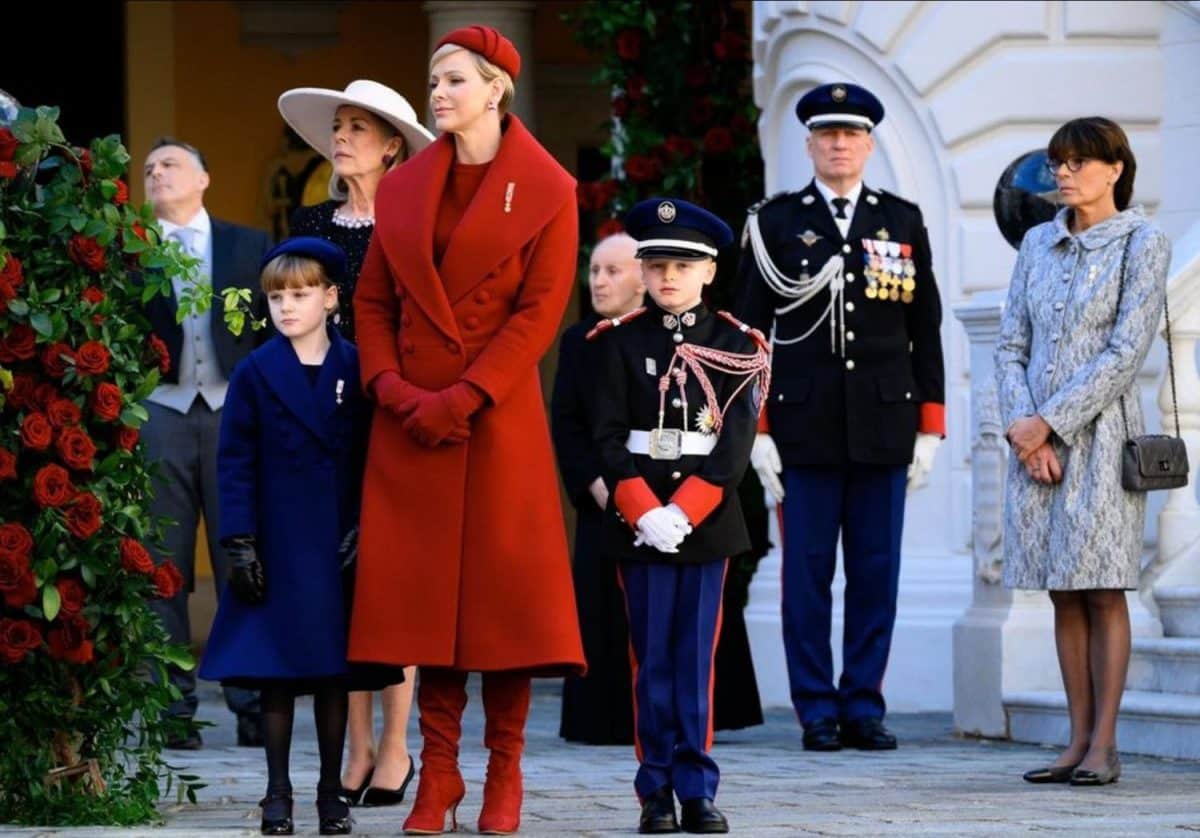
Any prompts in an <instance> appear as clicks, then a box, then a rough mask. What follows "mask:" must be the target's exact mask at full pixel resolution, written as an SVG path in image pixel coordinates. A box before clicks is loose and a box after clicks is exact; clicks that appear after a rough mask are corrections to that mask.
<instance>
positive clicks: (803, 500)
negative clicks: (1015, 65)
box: [736, 84, 945, 751]
mask: <svg viewBox="0 0 1200 838" xmlns="http://www.w3.org/2000/svg"><path fill="white" fill-rule="evenodd" d="M796 114H797V116H798V117H799V118H800V121H801V122H803V123H804V125H805V126H806V127H807V128H808V129H809V132H810V133H809V137H808V152H809V156H810V157H811V158H812V161H813V169H814V170H815V173H816V177H815V178H814V180H813V181H812V182H811V183H809V185H808V186H807V187H805V188H804V189H802V190H801V191H799V192H793V193H786V194H783V195H779V196H776V197H774V198H772V199H770V200H768V201H764V202H763V203H761V204H759V205H758V206H756V207H753V208H751V214H750V217H749V218H748V219H747V222H746V234H745V236H744V237H743V248H744V250H743V256H742V272H741V273H742V276H741V287H740V289H739V297H738V304H737V307H736V310H737V313H738V315H739V316H740V317H742V318H744V319H745V320H746V322H747V323H749V324H750V325H751V326H753V327H755V328H758V329H761V330H763V331H764V332H767V333H770V334H771V335H772V345H773V349H774V352H773V355H774V360H773V375H774V380H775V387H774V391H773V392H772V393H771V399H770V403H769V408H768V410H767V413H766V417H765V420H766V421H765V422H764V423H763V425H762V426H761V427H760V431H762V432H761V433H760V434H759V435H758V437H757V439H756V440H755V444H754V450H753V452H752V455H751V462H752V464H753V465H754V467H755V470H756V471H757V472H758V474H759V477H760V479H761V480H762V483H763V485H764V486H765V487H766V488H767V491H768V492H770V493H771V494H772V495H773V496H774V497H775V499H776V501H782V504H783V516H782V518H783V632H784V648H785V651H786V653H787V663H788V678H789V681H790V684H791V692H792V702H793V704H794V706H795V709H796V715H797V716H798V717H799V719H800V722H801V724H802V725H803V726H804V737H803V743H804V747H805V748H806V749H809V750H818V751H831V750H837V749H839V748H841V747H842V746H848V747H855V748H860V749H864V750H884V749H890V748H895V747H896V740H895V737H893V736H892V734H891V733H890V732H889V731H888V730H887V728H886V727H884V724H883V716H884V709H885V706H884V701H883V695H882V681H883V673H884V670H885V668H886V666H887V658H888V652H889V650H890V648H891V640H892V627H893V624H894V622H895V617H896V589H897V584H898V579H899V573H900V533H901V528H902V525H903V521H904V501H905V493H906V490H911V489H914V488H918V487H919V486H921V485H922V484H923V483H924V482H925V480H926V479H927V477H928V475H929V471H930V469H931V468H932V466H933V458H934V453H935V451H936V450H937V446H938V444H939V443H940V441H941V439H942V437H943V436H944V435H945V418H944V401H945V400H944V396H943V369H942V345H941V337H940V327H941V319H942V308H941V298H940V296H939V294H938V288H937V283H936V282H935V281H934V277H933V269H932V266H931V260H930V252H929V238H928V235H927V234H926V232H925V224H924V221H923V220H922V218H921V210H920V209H919V208H918V207H917V205H916V204H913V203H910V202H909V201H906V200H904V199H902V198H898V197H896V196H895V195H892V194H890V193H888V192H884V191H881V190H874V189H871V188H869V187H867V186H866V185H865V184H864V183H863V181H862V175H863V170H864V168H865V167H866V162H867V158H868V157H869V156H870V154H871V151H872V150H873V148H874V141H873V139H872V136H871V130H872V129H873V128H874V127H875V126H876V125H878V124H879V122H880V121H881V120H882V119H883V105H882V104H881V103H880V102H879V100H878V99H876V98H875V96H873V95H872V94H871V93H870V92H869V91H867V90H864V89H863V88H861V87H858V86H856V85H853V84H827V85H822V86H821V87H817V88H815V89H813V90H812V91H810V92H809V93H807V94H805V96H803V97H802V98H801V99H800V102H799V103H798V104H797V106H796ZM781 477H782V479H781ZM906 483H907V486H906ZM839 534H840V537H841V540H842V547H843V553H844V569H845V574H846V593H845V623H846V628H845V635H844V639H843V653H842V661H843V665H842V675H841V678H840V680H839V682H838V684H837V686H835V685H834V680H833V659H832V653H831V650H830V642H829V641H830V620H831V616H830V612H831V605H832V603H831V600H832V597H831V593H830V586H831V585H832V583H833V575H834V567H835V564H836V560H837V543H838V538H839Z"/></svg>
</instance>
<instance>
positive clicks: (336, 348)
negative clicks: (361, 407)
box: [250, 333, 357, 446]
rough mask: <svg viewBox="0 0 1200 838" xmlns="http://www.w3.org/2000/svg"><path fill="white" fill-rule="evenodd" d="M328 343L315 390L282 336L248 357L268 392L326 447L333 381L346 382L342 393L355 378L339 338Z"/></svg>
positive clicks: (334, 391) (334, 402)
mask: <svg viewBox="0 0 1200 838" xmlns="http://www.w3.org/2000/svg"><path fill="white" fill-rule="evenodd" d="M330 339H331V345H330V347H329V353H328V354H327V355H326V357H325V362H324V363H323V364H322V365H321V372H320V373H319V374H318V375H317V383H316V386H315V387H314V386H313V385H311V384H309V382H308V376H307V375H306V374H305V372H304V367H303V366H302V365H301V363H300V359H299V358H298V357H296V351H295V350H294V349H292V344H291V343H290V342H289V341H288V339H287V338H285V337H283V336H282V335H276V336H275V337H273V338H271V340H269V341H267V342H266V343H265V344H263V346H262V348H261V349H259V350H258V351H257V352H255V353H254V354H252V355H251V356H250V358H251V360H252V361H253V363H254V365H255V366H256V367H257V368H258V371H259V372H260V373H261V374H262V378H263V381H264V382H266V386H267V387H268V388H269V389H270V390H271V392H273V393H274V394H275V396H276V397H277V398H278V399H279V401H280V402H282V403H283V406H284V407H286V408H287V410H288V412H290V413H291V414H292V415H293V416H295V417H296V419H297V420H299V421H300V423H301V424H302V425H304V427H306V428H308V430H309V431H311V432H312V434H313V436H315V437H316V438H317V439H318V440H319V441H320V442H321V443H322V444H324V445H326V446H330V445H331V441H330V439H329V435H328V430H329V425H328V418H329V416H330V415H331V414H332V413H333V411H334V410H335V409H336V408H337V380H338V379H341V380H342V381H344V382H346V383H345V384H344V385H343V389H344V388H345V387H348V386H349V385H350V382H351V377H352V376H355V375H357V371H356V370H354V369H353V365H352V364H351V363H350V362H349V353H348V352H347V351H346V348H345V346H344V345H343V344H344V341H343V340H342V338H341V337H340V336H337V335H336V333H334V334H331V336H330ZM344 398H345V396H344V395H343V399H344Z"/></svg>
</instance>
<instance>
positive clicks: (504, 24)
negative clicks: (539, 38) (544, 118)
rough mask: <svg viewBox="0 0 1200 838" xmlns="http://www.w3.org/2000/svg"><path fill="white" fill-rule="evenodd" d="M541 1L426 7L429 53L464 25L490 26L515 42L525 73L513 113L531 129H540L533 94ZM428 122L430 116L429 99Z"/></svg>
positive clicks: (434, 1) (430, 2)
mask: <svg viewBox="0 0 1200 838" xmlns="http://www.w3.org/2000/svg"><path fill="white" fill-rule="evenodd" d="M536 5H537V3H534V2H532V0H488V2H486V3H484V2H474V1H473V0H427V2H425V3H423V4H422V8H423V9H424V10H425V12H426V14H428V15H429V54H430V55H432V54H433V47H434V44H436V43H437V42H438V40H439V39H441V37H442V36H443V35H445V34H446V33H447V32H450V31H451V30H454V29H458V28H459V27H460V26H470V25H471V24H475V23H478V24H482V25H484V26H490V27H492V28H493V29H496V30H499V32H500V33H501V34H502V35H504V37H506V38H508V39H509V40H510V41H512V42H513V45H514V46H515V47H516V48H517V52H519V53H521V76H520V78H518V79H517V82H516V87H517V96H516V98H515V99H514V100H513V105H512V108H511V110H512V112H513V113H515V114H516V115H517V116H519V117H520V118H521V121H522V122H524V123H525V125H526V126H527V127H528V128H529V129H530V130H531V131H535V132H536V129H537V124H536V121H535V119H534V116H535V114H534V108H533V101H534V97H533V93H534V70H535V64H536V62H535V61H534V59H533V12H534V7H535V6H536ZM425 107H426V122H429V123H431V122H432V120H431V119H429V114H428V108H429V104H428V102H426V106H425Z"/></svg>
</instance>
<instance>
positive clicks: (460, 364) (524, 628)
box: [350, 26, 584, 834]
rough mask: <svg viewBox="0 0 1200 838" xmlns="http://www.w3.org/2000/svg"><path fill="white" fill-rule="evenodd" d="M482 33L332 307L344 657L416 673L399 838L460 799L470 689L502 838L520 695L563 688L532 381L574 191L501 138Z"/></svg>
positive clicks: (577, 658)
mask: <svg viewBox="0 0 1200 838" xmlns="http://www.w3.org/2000/svg"><path fill="white" fill-rule="evenodd" d="M520 62H521V59H520V56H519V55H518V54H517V51H516V49H515V48H514V47H513V45H512V44H511V43H510V42H509V41H508V40H507V39H506V38H504V37H503V36H502V35H500V34H499V33H498V32H496V31H495V30H493V29H489V28H486V27H482V26H471V27H466V28H464V29H459V30H456V31H454V32H452V33H450V34H449V35H447V36H446V37H445V38H443V39H442V41H441V42H440V43H439V44H438V49H437V50H436V51H435V52H434V54H433V57H432V59H431V61H430V81H431V96H430V98H431V104H432V109H433V113H434V116H435V118H436V122H437V127H438V129H439V130H440V131H441V132H442V135H441V137H440V138H439V139H438V140H437V141H435V142H434V143H433V144H432V145H431V146H429V147H428V148H427V149H425V150H424V151H423V152H421V153H420V154H418V155H417V156H415V157H413V158H411V159H410V160H409V161H408V162H407V163H406V164H405V165H404V166H402V167H401V168H400V169H397V170H396V171H394V172H392V173H390V174H388V175H387V176H386V177H385V178H384V180H383V182H382V183H381V184H380V187H379V192H378V194H377V195H376V198H375V210H376V213H375V214H376V226H375V235H374V237H373V238H372V240H371V244H370V247H369V248H368V250H367V255H366V259H365V261H364V264H363V268H362V273H361V275H360V276H359V280H358V288H357V291H356V293H355V297H354V306H355V309H356V312H357V316H358V337H359V353H360V362H361V367H362V378H363V385H364V388H365V389H366V390H367V391H368V392H370V393H372V394H373V395H374V397H375V400H376V401H377V403H378V404H379V406H380V408H381V409H380V410H377V411H376V414H375V421H374V423H373V427H372V430H371V439H370V449H369V453H368V464H367V473H366V483H365V487H364V496H363V508H362V536H361V544H360V552H359V566H358V571H357V572H358V578H357V584H356V586H355V599H354V610H353V616H352V625H351V635H350V657H351V658H352V659H354V660H358V661H375V662H388V663H403V664H410V663H412V664H417V665H419V666H420V684H419V687H418V690H417V706H418V707H419V708H420V714H421V734H422V736H423V737H424V748H423V750H422V753H421V775H420V781H419V784H418V788H417V799H416V802H415V803H414V805H413V810H412V813H411V814H410V815H409V817H408V820H407V821H406V822H405V824H404V829H405V832H409V833H432V832H441V831H442V829H443V828H444V825H445V815H446V812H447V811H449V812H450V814H451V818H452V821H453V817H454V810H455V808H456V807H457V805H458V803H459V801H460V800H461V799H462V797H463V794H464V790H465V787H464V784H463V780H462V776H461V774H460V773H459V770H458V741H459V736H460V733H461V718H462V712H463V708H464V707H465V705H466V701H467V694H466V679H467V673H468V672H470V671H480V672H482V673H483V704H484V712H485V714H486V717H487V722H486V729H485V734H484V743H485V744H486V745H487V747H488V748H489V749H490V757H489V760H488V772H487V782H486V784H485V785H484V792H483V808H482V811H481V812H480V816H479V830H480V831H481V832H484V833H493V834H496V833H500V834H504V833H509V832H513V831H515V830H516V829H517V827H518V825H519V823H520V809H521V771H520V756H521V749H522V746H523V744H524V729H525V719H526V716H527V715H528V711H529V687H530V677H531V676H532V675H546V676H561V675H564V674H567V673H578V672H581V671H582V670H583V668H584V664H583V660H584V658H583V650H582V646H581V644H580V639H579V626H578V623H577V618H576V615H575V609H574V601H575V600H574V594H573V591H572V588H571V575H570V566H569V561H568V558H567V545H566V535H565V531H564V527H563V521H562V511H561V508H560V506H559V499H558V489H557V482H556V480H557V478H556V476H555V471H554V461H553V454H552V450H551V447H550V436H549V432H548V429H547V423H546V415H545V408H544V401H543V397H542V391H541V383H540V380H539V378H538V368H537V364H538V360H539V359H540V358H541V357H542V355H543V354H544V353H545V352H546V350H547V349H548V348H549V346H550V344H551V342H552V341H553V340H554V335H555V332H556V330H557V327H558V323H559V320H560V319H561V317H562V314H563V310H564V309H565V307H566V303H567V298H568V296H569V295H570V291H571V285H572V282H573V280H574V274H575V257H576V249H577V246H578V220H577V216H576V209H575V197H574V196H575V182H574V180H573V179H572V178H571V176H570V175H568V174H567V173H566V172H565V171H564V170H563V169H562V167H560V166H559V165H558V163H556V162H555V161H554V159H553V158H552V157H551V156H550V154H549V153H548V152H547V151H546V150H545V149H544V148H542V146H541V145H539V144H538V142H537V141H536V140H534V138H533V137H532V136H531V135H530V133H529V131H528V130H526V128H525V126H524V125H522V124H521V122H520V120H518V119H517V118H516V117H515V116H513V115H511V114H507V113H506V111H507V108H508V106H509V104H510V102H511V101H512V96H513V86H512V80H513V79H514V78H515V77H516V76H517V74H518V72H519V70H520Z"/></svg>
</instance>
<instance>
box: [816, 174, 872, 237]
mask: <svg viewBox="0 0 1200 838" xmlns="http://www.w3.org/2000/svg"><path fill="white" fill-rule="evenodd" d="M813 182H814V183H816V184H817V191H818V192H820V193H821V197H822V198H824V199H825V203H826V204H828V205H829V214H830V215H832V216H833V222H834V223H835V224H837V228H838V232H840V233H841V234H842V238H843V239H845V238H846V235H847V234H848V233H849V232H850V222H852V221H853V220H854V208H855V207H856V206H858V198H859V196H860V195H862V181H861V180H860V181H859V182H858V183H856V184H854V186H853V188H852V189H851V190H850V191H849V192H847V193H846V194H845V195H839V194H838V193H836V192H834V191H833V190H832V189H830V188H829V187H828V186H826V185H825V184H823V183H821V180H820V178H814V179H813ZM834 198H846V199H847V200H849V201H850V203H849V204H847V206H846V217H845V218H838V217H837V207H836V206H834V204H833V199H834Z"/></svg>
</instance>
